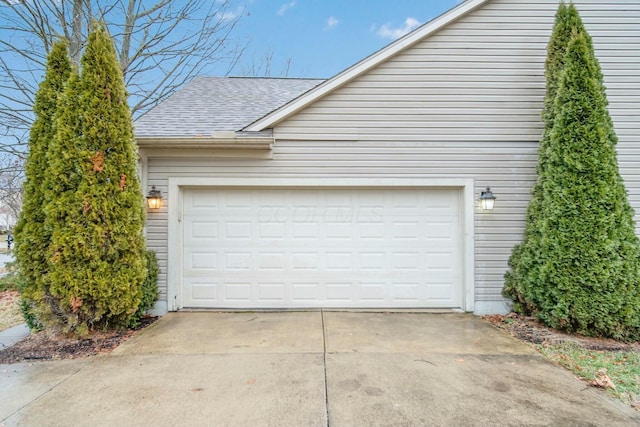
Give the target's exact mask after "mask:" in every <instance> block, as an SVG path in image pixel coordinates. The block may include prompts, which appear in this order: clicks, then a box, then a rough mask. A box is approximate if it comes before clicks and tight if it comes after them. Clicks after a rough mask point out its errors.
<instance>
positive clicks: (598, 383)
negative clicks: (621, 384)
mask: <svg viewBox="0 0 640 427" xmlns="http://www.w3.org/2000/svg"><path fill="white" fill-rule="evenodd" d="M589 385H590V386H593V387H598V388H603V389H605V390H606V389H608V388H611V389H613V390H615V389H616V385H615V384H614V383H613V381H611V378H609V375H607V368H601V369H599V370H598V373H597V374H596V378H595V379H594V380H591V381H590V382H589Z"/></svg>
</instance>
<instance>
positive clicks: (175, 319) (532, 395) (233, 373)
mask: <svg viewBox="0 0 640 427" xmlns="http://www.w3.org/2000/svg"><path fill="white" fill-rule="evenodd" d="M0 373H1V375H0V426H14V425H24V426H69V425H86V426H116V425H117V426H120V425H122V426H125V425H126V426H137V425H140V426H171V425H185V426H420V425H428V426H430V425H445V426H457V425H459V426H500V425H505V426H506V425H514V426H523V425H531V426H533V425H535V426H542V425H549V426H572V425H574V426H623V425H629V426H631V425H638V424H640V416H639V415H640V414H638V413H636V412H634V411H633V410H631V409H629V408H627V407H625V406H624V405H622V404H619V403H617V402H615V401H613V400H611V399H609V398H608V397H607V396H606V395H605V394H604V393H603V392H601V391H600V390H595V389H592V388H587V387H585V385H584V383H582V382H580V381H578V380H576V379H574V378H573V377H572V376H571V374H569V373H568V372H566V371H565V370H563V369H561V368H559V367H556V366H554V365H552V364H551V363H549V362H547V361H545V359H543V358H542V357H541V356H540V355H538V354H537V353H536V352H534V351H533V350H531V349H530V348H529V347H527V346H525V345H522V344H520V343H519V342H517V341H516V340H514V339H512V338H511V337H508V336H506V335H503V334H502V333H500V332H499V331H497V330H495V329H494V328H493V327H491V326H490V325H488V324H485V323H484V322H482V321H481V320H479V319H477V318H475V317H473V316H471V315H465V314H408V313H375V314H372V313H346V312H317V311H313V312H284V313H282V312H281V313H208V312H207V313H171V314H169V315H167V316H165V317H163V318H162V319H160V320H159V321H158V322H156V323H155V324H154V325H153V326H151V327H150V328H148V329H147V330H145V331H144V332H142V333H140V334H139V335H137V336H136V337H134V338H133V339H131V340H129V341H128V342H126V343H125V344H123V345H122V346H120V347H119V348H118V349H116V350H115V351H114V352H113V353H111V354H109V355H105V356H100V357H94V358H90V359H83V360H76V361H73V360H72V361H58V362H39V363H33V364H18V365H0Z"/></svg>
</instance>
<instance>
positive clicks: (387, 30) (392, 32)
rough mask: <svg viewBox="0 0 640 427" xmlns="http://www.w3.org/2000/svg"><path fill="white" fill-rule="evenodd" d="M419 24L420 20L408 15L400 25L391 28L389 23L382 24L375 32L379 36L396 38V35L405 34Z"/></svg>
mask: <svg viewBox="0 0 640 427" xmlns="http://www.w3.org/2000/svg"><path fill="white" fill-rule="evenodd" d="M419 26H420V22H419V21H418V20H417V19H415V18H411V17H409V18H407V19H405V21H404V25H403V26H402V27H398V28H393V27H392V26H391V25H390V24H384V25H383V26H381V27H380V28H379V29H378V32H377V34H378V35H379V36H380V37H384V38H389V39H397V38H398V37H402V36H404V35H405V34H407V33H410V32H411V31H413V30H415V29H416V28H418V27H419Z"/></svg>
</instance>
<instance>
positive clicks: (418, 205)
mask: <svg viewBox="0 0 640 427" xmlns="http://www.w3.org/2000/svg"><path fill="white" fill-rule="evenodd" d="M183 200H184V207H183V208H184V209H183V211H184V225H183V233H184V234H183V236H184V248H183V263H182V264H183V285H182V288H183V289H182V306H183V307H215V308H289V307H292V308H295V307H460V306H461V295H462V292H461V289H462V286H461V275H460V274H459V270H460V268H461V263H460V259H461V239H460V235H461V233H460V225H459V223H460V213H459V206H458V204H459V203H458V200H459V191H457V190H446V189H444V190H431V189H412V190H393V189H340V190H332V189H304V190H302V189H296V190H292V189H268V190H266V189H231V188H224V189H223V188H219V189H186V190H184V197H183Z"/></svg>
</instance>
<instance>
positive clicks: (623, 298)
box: [504, 5, 640, 340]
mask: <svg viewBox="0 0 640 427" xmlns="http://www.w3.org/2000/svg"><path fill="white" fill-rule="evenodd" d="M563 8H565V9H566V10H565V12H561V11H562V9H563ZM565 15H566V16H565ZM562 16H565V17H564V18H561V17H562ZM558 19H560V22H556V29H558V28H560V29H562V31H554V33H553V35H552V41H551V42H550V49H549V55H550V57H551V56H554V57H555V59H550V60H548V61H547V65H548V68H547V72H548V73H549V72H550V70H555V71H553V74H555V75H556V76H557V77H556V78H552V79H549V75H547V77H548V78H547V86H548V88H547V89H548V90H547V99H546V100H545V110H544V113H543V118H544V120H545V130H544V134H543V138H542V142H541V147H540V150H541V155H540V158H539V164H538V173H539V178H538V182H537V184H536V187H534V192H533V198H532V203H531V204H530V206H529V209H528V211H527V218H526V219H527V226H526V231H525V236H524V237H525V238H524V241H523V243H522V244H521V245H519V246H517V247H516V248H515V249H514V251H513V254H512V256H511V259H510V260H509V265H510V267H511V271H509V272H507V274H506V275H505V288H504V295H505V296H507V297H510V298H512V299H513V300H514V302H515V304H514V308H515V309H516V310H521V311H524V312H526V313H532V314H535V315H537V317H538V318H539V319H540V320H542V321H543V322H544V323H545V324H547V325H549V326H552V327H554V328H558V329H562V330H565V331H567V332H575V333H580V334H584V335H589V336H604V337H612V338H616V339H620V340H637V339H639V338H640V242H639V241H638V238H637V236H636V234H635V224H634V220H633V210H632V209H631V206H630V205H629V202H628V200H627V192H626V190H625V188H624V183H623V180H622V178H621V176H620V173H619V170H618V162H617V154H616V148H615V146H616V143H617V137H616V134H615V131H614V128H613V122H612V120H611V117H610V116H609V112H608V110H607V105H608V103H607V98H606V94H605V88H604V84H603V75H602V71H601V69H600V65H599V63H598V60H597V59H596V57H595V53H594V50H593V45H592V42H591V38H590V37H589V36H588V34H587V33H586V30H585V29H584V27H583V25H582V22H581V21H580V18H579V15H578V12H577V10H576V9H575V7H574V6H573V5H570V6H568V7H565V6H564V5H561V6H560V9H559V12H558V17H557V20H558ZM561 35H562V36H561ZM554 37H560V39H559V40H560V41H556V40H554V39H553V38H554ZM563 45H566V47H565V49H564V51H563V50H562V46H563ZM559 52H564V53H563V57H562V61H560V60H559V59H558V58H559ZM551 101H553V104H552V105H551V104H549V102H551Z"/></svg>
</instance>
